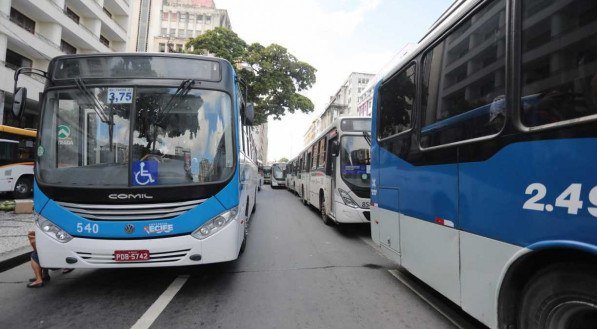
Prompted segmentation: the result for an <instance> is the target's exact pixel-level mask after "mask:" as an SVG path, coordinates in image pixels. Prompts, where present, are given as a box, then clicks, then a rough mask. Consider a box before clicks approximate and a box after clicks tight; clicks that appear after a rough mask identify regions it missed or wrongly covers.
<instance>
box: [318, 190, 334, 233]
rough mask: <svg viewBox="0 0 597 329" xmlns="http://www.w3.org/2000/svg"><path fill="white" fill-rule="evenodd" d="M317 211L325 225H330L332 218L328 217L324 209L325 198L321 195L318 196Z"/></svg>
mask: <svg viewBox="0 0 597 329" xmlns="http://www.w3.org/2000/svg"><path fill="white" fill-rule="evenodd" d="M319 212H320V214H321V219H322V220H323V223H324V224H325V225H328V226H329V225H332V220H331V219H330V218H329V217H328V214H327V212H326V210H325V199H324V198H323V196H322V197H320V198H319Z"/></svg>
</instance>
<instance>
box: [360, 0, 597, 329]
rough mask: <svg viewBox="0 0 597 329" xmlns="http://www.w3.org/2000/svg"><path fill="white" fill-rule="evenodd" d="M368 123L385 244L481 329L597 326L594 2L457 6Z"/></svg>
mask: <svg viewBox="0 0 597 329" xmlns="http://www.w3.org/2000/svg"><path fill="white" fill-rule="evenodd" d="M372 120H373V123H372V160H371V167H372V169H371V172H372V178H371V201H372V204H371V235H372V238H373V240H374V241H375V243H376V244H377V245H378V246H379V247H380V248H381V250H382V251H383V252H384V254H386V255H388V256H389V257H391V258H392V259H393V260H395V261H396V262H398V263H399V264H400V266H401V267H402V268H404V269H405V270H407V271H408V272H410V273H412V274H413V275H414V276H416V277H418V278H419V279H420V280H421V281H423V282H425V283H426V284H427V285H429V286H430V287H432V288H433V289H435V290H437V291H438V292H439V293H441V294H443V295H444V296H445V297H447V298H448V299H449V300H451V301H452V302H454V303H455V304H457V305H458V306H460V307H461V308H462V309H463V310H464V311H466V312H468V313H469V314H470V315H472V316H473V317H475V318H476V319H478V320H479V321H481V322H482V323H484V324H485V325H487V326H489V327H491V328H509V329H510V328H521V329H527V328H595V327H597V138H596V137H597V2H596V1H594V0H566V1H564V0H467V1H456V2H455V3H454V4H453V5H452V6H451V7H450V9H449V10H448V11H447V12H446V13H445V14H444V15H443V16H442V17H441V18H440V19H439V20H438V21H437V22H436V23H435V24H434V26H433V27H432V28H431V30H430V31H429V33H427V34H426V35H425V36H424V37H423V39H422V40H421V41H420V43H419V44H418V46H417V47H416V49H414V51H413V52H411V53H410V55H408V56H407V57H406V58H404V59H403V60H402V61H401V62H400V63H399V64H397V65H396V66H395V67H394V68H393V69H392V70H391V71H390V72H389V73H388V74H387V75H385V76H384V77H383V78H382V79H381V81H380V82H379V83H378V84H377V86H376V89H375V95H374V105H373V119H372Z"/></svg>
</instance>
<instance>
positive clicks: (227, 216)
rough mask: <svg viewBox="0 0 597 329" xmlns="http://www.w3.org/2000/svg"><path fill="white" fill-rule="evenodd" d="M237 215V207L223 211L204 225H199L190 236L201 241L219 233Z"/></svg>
mask: <svg viewBox="0 0 597 329" xmlns="http://www.w3.org/2000/svg"><path fill="white" fill-rule="evenodd" d="M237 214H238V207H234V208H232V209H230V210H228V211H225V212H223V213H221V214H219V215H218V216H216V217H214V218H212V219H210V220H209V221H207V222H206V223H205V224H203V225H201V227H199V228H198V229H196V230H195V231H194V232H193V233H191V236H193V237H194V238H195V239H199V240H203V239H205V238H207V237H210V236H212V235H214V234H216V233H217V232H219V231H220V230H221V229H222V228H224V226H226V224H228V223H230V221H231V220H233V219H234V218H236V215H237Z"/></svg>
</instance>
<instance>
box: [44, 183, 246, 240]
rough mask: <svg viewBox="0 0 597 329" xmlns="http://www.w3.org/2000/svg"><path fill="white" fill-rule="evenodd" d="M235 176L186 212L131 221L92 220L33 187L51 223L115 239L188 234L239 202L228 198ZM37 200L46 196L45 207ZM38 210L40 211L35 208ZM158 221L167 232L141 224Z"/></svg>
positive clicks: (86, 234)
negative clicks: (129, 229) (91, 229)
mask: <svg viewBox="0 0 597 329" xmlns="http://www.w3.org/2000/svg"><path fill="white" fill-rule="evenodd" d="M236 178H237V177H236V176H235V178H234V179H232V180H231V181H230V182H229V183H228V184H227V185H226V187H225V188H224V189H222V190H221V191H220V192H218V193H217V194H216V195H215V196H214V197H211V198H209V199H207V200H206V201H205V202H203V203H201V204H199V205H197V206H196V207H194V208H192V209H191V210H189V211H188V212H186V213H184V214H182V215H180V216H177V217H175V218H171V219H162V220H159V219H157V220H131V221H126V220H123V221H91V220H87V219H85V218H82V217H80V216H78V215H75V214H74V213H72V212H70V211H68V210H66V209H64V208H63V207H61V206H59V205H58V204H57V203H56V202H54V201H53V200H49V199H48V198H47V196H45V195H44V194H43V192H41V191H40V190H39V189H37V190H36V191H35V193H36V195H35V200H36V211H38V209H39V210H41V212H40V215H41V216H43V217H44V218H46V219H48V220H50V221H51V222H53V223H54V224H56V225H58V226H59V227H61V228H62V229H63V230H65V231H66V232H68V233H69V234H71V235H73V236H79V237H92V238H114V239H126V238H154V237H167V236H172V235H181V234H189V233H192V232H193V231H194V230H196V229H197V228H199V227H200V226H201V225H203V224H204V223H205V222H207V221H208V220H210V219H212V218H214V217H216V216H217V215H219V214H221V213H222V212H224V211H225V210H227V209H230V208H232V207H235V206H237V205H238V198H237V199H236V200H237V201H236V204H234V203H233V202H232V201H231V200H232V197H231V195H233V194H234V191H238V189H237V185H238V184H237V183H236V182H237V180H236ZM39 200H48V201H47V202H46V205H45V206H44V207H40V208H38V207H37V205H38V204H41V203H40V202H38V201H39ZM219 200H224V201H225V204H226V205H230V207H229V208H224V206H223V205H222V203H224V202H222V203H221V202H220V201H219ZM38 212H39V211H38ZM159 223H167V224H171V225H172V231H170V232H168V233H159V234H156V233H150V232H147V231H146V230H145V229H144V228H145V227H147V226H149V225H152V224H159ZM77 224H79V225H83V227H85V226H86V225H87V224H90V225H95V224H97V225H98V231H97V233H95V234H94V233H93V232H89V231H86V230H83V232H78V231H77ZM127 224H132V225H133V226H135V231H134V232H133V233H130V234H129V233H126V232H125V231H124V226H125V225H127Z"/></svg>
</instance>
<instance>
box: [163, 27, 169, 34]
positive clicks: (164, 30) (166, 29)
mask: <svg viewBox="0 0 597 329" xmlns="http://www.w3.org/2000/svg"><path fill="white" fill-rule="evenodd" d="M167 34H168V28H166V27H162V35H167Z"/></svg>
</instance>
